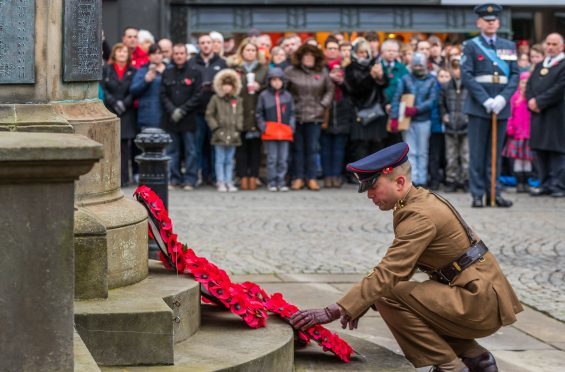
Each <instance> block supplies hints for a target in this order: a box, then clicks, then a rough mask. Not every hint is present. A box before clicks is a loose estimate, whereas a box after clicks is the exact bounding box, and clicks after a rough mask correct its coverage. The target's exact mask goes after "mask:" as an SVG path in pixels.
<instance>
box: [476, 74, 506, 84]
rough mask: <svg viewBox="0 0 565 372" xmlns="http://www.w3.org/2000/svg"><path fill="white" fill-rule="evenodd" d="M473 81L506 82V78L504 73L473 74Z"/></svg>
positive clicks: (487, 82)
mask: <svg viewBox="0 0 565 372" xmlns="http://www.w3.org/2000/svg"><path fill="white" fill-rule="evenodd" d="M475 81H476V82H477V83H482V84H485V83H486V84H508V78H507V77H506V76H504V75H480V76H475Z"/></svg>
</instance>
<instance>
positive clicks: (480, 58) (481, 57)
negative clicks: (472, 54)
mask: <svg viewBox="0 0 565 372" xmlns="http://www.w3.org/2000/svg"><path fill="white" fill-rule="evenodd" d="M477 59H478V60H479V61H482V60H484V59H485V56H483V55H482V54H479V56H478V57H477Z"/></svg>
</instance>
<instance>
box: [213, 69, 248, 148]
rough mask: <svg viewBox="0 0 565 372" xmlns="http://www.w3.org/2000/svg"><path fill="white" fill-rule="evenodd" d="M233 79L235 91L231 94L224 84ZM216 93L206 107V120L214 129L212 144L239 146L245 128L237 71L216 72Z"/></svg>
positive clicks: (214, 83) (214, 85)
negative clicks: (223, 87)
mask: <svg viewBox="0 0 565 372" xmlns="http://www.w3.org/2000/svg"><path fill="white" fill-rule="evenodd" d="M227 81H231V84H233V87H234V89H233V92H232V94H230V95H229V96H227V95H225V94H224V92H223V91H222V85H224V83H225V82H227ZM213 87H214V92H215V94H214V95H213V96H212V98H211V99H210V102H209V103H208V106H207V107H206V121H207V122H208V127H210V130H211V131H212V141H211V143H212V145H225V146H239V145H241V136H240V135H239V134H240V132H241V131H242V130H243V101H242V99H241V98H240V97H238V96H239V93H240V91H241V80H240V78H239V75H238V74H237V72H235V71H234V70H232V69H225V70H222V71H220V72H218V73H217V74H216V76H215V77H214V82H213Z"/></svg>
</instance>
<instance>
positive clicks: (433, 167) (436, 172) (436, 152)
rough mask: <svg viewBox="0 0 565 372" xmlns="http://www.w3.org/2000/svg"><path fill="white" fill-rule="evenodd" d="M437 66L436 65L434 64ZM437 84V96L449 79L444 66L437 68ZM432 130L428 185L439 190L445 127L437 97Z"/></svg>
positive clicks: (432, 116) (443, 165) (443, 155)
mask: <svg viewBox="0 0 565 372" xmlns="http://www.w3.org/2000/svg"><path fill="white" fill-rule="evenodd" d="M434 66H437V65H434ZM436 77H437V81H438V83H437V85H436V89H437V91H438V97H439V94H440V90H441V85H442V84H446V83H447V82H448V81H450V80H451V75H450V74H449V71H447V70H446V69H445V68H443V67H441V68H437V76H436ZM431 121H432V132H431V135H430V160H429V163H428V172H429V175H430V182H429V184H428V187H429V188H430V190H433V191H436V190H439V187H440V184H441V183H442V182H443V180H444V179H445V163H446V161H445V127H444V125H443V122H442V120H441V115H440V108H439V99H438V101H437V102H436V103H435V104H434V106H433V107H432V113H431Z"/></svg>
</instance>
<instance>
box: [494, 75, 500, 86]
mask: <svg viewBox="0 0 565 372" xmlns="http://www.w3.org/2000/svg"><path fill="white" fill-rule="evenodd" d="M492 83H493V84H500V76H498V75H496V74H495V75H493V76H492Z"/></svg>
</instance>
